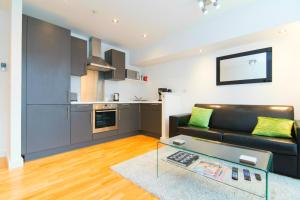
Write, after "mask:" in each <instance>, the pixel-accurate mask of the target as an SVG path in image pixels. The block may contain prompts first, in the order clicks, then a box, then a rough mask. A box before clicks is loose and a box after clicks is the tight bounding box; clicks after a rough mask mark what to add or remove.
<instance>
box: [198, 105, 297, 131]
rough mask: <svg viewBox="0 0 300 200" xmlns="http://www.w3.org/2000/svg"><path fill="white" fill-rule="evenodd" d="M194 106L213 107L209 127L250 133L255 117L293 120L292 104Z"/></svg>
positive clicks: (254, 124) (254, 123)
mask: <svg viewBox="0 0 300 200" xmlns="http://www.w3.org/2000/svg"><path fill="white" fill-rule="evenodd" d="M195 106H196V107H201V108H211V109H214V111H213V113H212V115H211V118H210V122H209V127H210V128H215V129H223V130H228V131H241V132H245V133H249V134H251V133H252V131H253V129H254V128H255V126H256V124H257V117H259V116H263V117H274V118H286V119H291V120H294V108H293V106H272V105H268V106H263V105H228V104H196V105H195Z"/></svg>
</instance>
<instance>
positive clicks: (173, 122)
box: [169, 114, 191, 137]
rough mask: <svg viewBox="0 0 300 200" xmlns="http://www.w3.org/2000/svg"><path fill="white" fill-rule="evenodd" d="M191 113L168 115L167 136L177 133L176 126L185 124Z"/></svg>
mask: <svg viewBox="0 0 300 200" xmlns="http://www.w3.org/2000/svg"><path fill="white" fill-rule="evenodd" d="M190 117H191V114H181V115H173V116H170V117H169V137H174V136H176V135H178V132H177V128H178V127H179V126H187V125H188V123H189V120H190Z"/></svg>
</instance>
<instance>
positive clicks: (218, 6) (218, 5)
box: [212, 0, 220, 9]
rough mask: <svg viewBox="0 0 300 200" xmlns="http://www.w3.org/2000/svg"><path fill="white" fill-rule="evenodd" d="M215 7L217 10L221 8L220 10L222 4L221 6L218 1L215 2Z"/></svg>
mask: <svg viewBox="0 0 300 200" xmlns="http://www.w3.org/2000/svg"><path fill="white" fill-rule="evenodd" d="M212 2H213V1H212ZM213 6H214V7H216V9H219V8H220V4H219V2H218V0H214V2H213Z"/></svg>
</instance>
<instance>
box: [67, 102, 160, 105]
mask: <svg viewBox="0 0 300 200" xmlns="http://www.w3.org/2000/svg"><path fill="white" fill-rule="evenodd" d="M112 103H113V104H136V103H138V104H140V103H150V104H161V103H162V102H161V101H95V102H82V101H73V102H71V104H72V105H77V104H112Z"/></svg>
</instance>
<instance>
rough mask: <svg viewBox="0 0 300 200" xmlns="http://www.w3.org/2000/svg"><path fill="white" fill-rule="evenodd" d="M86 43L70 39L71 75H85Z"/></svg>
mask: <svg viewBox="0 0 300 200" xmlns="http://www.w3.org/2000/svg"><path fill="white" fill-rule="evenodd" d="M86 66H87V41H86V40H82V39H79V38H76V37H71V75H72V76H84V75H86V70H87V69H86Z"/></svg>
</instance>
